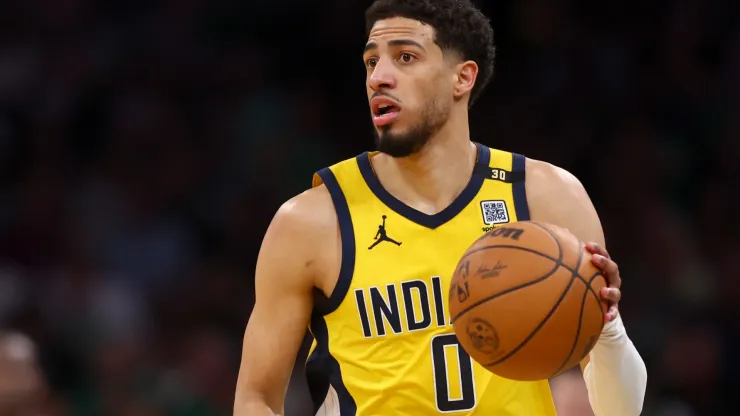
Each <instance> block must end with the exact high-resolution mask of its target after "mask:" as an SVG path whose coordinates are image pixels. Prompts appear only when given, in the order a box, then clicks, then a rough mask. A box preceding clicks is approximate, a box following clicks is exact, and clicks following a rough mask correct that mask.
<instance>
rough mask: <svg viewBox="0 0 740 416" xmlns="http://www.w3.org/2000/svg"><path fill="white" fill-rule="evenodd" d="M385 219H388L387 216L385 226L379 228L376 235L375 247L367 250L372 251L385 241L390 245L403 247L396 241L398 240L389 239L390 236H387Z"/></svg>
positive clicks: (372, 246) (384, 217)
mask: <svg viewBox="0 0 740 416" xmlns="http://www.w3.org/2000/svg"><path fill="white" fill-rule="evenodd" d="M385 219H386V216H385V215H383V224H382V225H379V226H378V232H377V233H376V234H375V242H374V243H373V245H371V246H370V247H368V248H367V249H368V250H372V249H373V248H374V247H375V246H377V245H378V244H380V243H382V242H383V241H387V242H389V243H393V244H395V245H397V246H400V245H401V243H399V242H398V241H396V240H394V239H392V238H390V237H388V234H386V232H385Z"/></svg>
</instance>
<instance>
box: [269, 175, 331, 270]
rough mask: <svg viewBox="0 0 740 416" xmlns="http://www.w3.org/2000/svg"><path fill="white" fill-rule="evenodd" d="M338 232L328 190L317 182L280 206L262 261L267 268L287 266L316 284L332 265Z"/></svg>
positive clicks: (274, 218)
mask: <svg viewBox="0 0 740 416" xmlns="http://www.w3.org/2000/svg"><path fill="white" fill-rule="evenodd" d="M338 235H339V234H338V225H337V216H336V213H335V211H334V208H333V203H332V199H331V196H330V194H329V191H328V190H327V189H326V186H324V185H317V186H315V187H313V188H311V189H309V190H307V191H305V192H303V193H301V194H298V195H296V196H294V197H292V198H290V199H289V200H287V201H286V202H284V203H283V204H282V205H281V206H280V208H279V209H278V210H277V212H276V213H275V216H274V217H273V219H272V221H271V223H270V226H269V227H268V229H267V232H266V233H265V237H264V239H263V242H262V248H261V249H260V260H261V262H262V263H263V264H265V265H266V267H280V268H288V269H291V270H284V271H286V272H287V271H290V272H292V273H291V274H293V275H299V276H305V277H311V278H313V279H314V282H313V283H317V282H316V281H315V279H321V277H322V276H323V275H324V274H325V272H326V269H327V268H331V266H330V265H331V264H332V263H333V261H332V254H333V253H334V252H335V250H332V247H338V246H339V244H338ZM259 262H260V261H258V263H259ZM259 267H260V266H259V264H258V268H259Z"/></svg>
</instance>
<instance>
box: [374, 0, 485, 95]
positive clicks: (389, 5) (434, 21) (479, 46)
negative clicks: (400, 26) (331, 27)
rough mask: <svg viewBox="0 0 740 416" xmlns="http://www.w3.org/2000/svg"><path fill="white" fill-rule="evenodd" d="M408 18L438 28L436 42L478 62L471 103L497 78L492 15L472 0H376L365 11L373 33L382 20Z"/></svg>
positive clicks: (446, 50) (448, 49) (444, 48)
mask: <svg viewBox="0 0 740 416" xmlns="http://www.w3.org/2000/svg"><path fill="white" fill-rule="evenodd" d="M392 17H405V18H408V19H415V20H419V21H421V22H423V23H426V24H428V25H430V26H432V27H433V28H434V29H435V38H434V42H435V43H436V44H437V45H438V46H439V47H440V48H441V49H442V50H443V51H444V52H454V53H457V54H459V55H460V57H461V58H462V59H463V60H471V61H475V63H476V64H478V78H477V80H476V83H475V85H474V86H473V89H472V91H471V92H470V102H469V106H472V105H473V103H474V102H475V100H476V99H477V98H478V97H479V96H480V94H481V92H482V91H483V89H484V88H485V87H486V85H487V84H488V83H489V82H490V81H491V78H492V77H493V66H494V60H495V57H496V48H495V46H494V43H493V28H492V27H491V23H490V21H489V20H488V18H487V17H486V16H485V15H484V14H483V13H482V12H481V11H480V10H478V8H476V7H475V6H474V5H473V3H471V1H470V0H376V1H375V2H373V4H372V5H371V6H370V7H369V8H368V9H367V10H366V11H365V25H366V30H367V34H368V35H369V33H370V30H371V29H372V27H373V25H375V23H376V22H377V21H378V20H383V19H389V18H392Z"/></svg>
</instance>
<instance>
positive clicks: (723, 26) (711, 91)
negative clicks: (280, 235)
mask: <svg viewBox="0 0 740 416" xmlns="http://www.w3.org/2000/svg"><path fill="white" fill-rule="evenodd" d="M368 3H369V1H354V0H323V1H321V2H290V3H286V2H285V1H278V0H274V1H268V0H240V1H237V0H218V1H215V0H214V1H205V0H178V1H174V0H169V1H162V2H148V1H143V0H109V1H106V2H101V1H94V0H63V1H60V0H24V1H20V0H18V1H13V0H10V1H3V2H0V184H1V185H2V186H0V329H2V330H5V331H18V332H19V333H22V334H25V335H26V336H28V337H29V339H30V340H32V342H33V343H34V344H35V345H36V350H35V353H34V354H36V356H37V358H38V363H39V364H38V365H39V369H40V371H39V374H40V377H42V381H43V383H39V384H40V385H43V386H42V387H39V388H38V389H37V390H38V391H39V392H40V393H39V394H40V395H39V396H38V397H37V398H36V399H35V400H33V401H32V403H33V405H34V407H35V408H37V410H38V411H39V412H43V414H47V415H80V416H87V415H112V416H118V415H120V416H133V415H137V416H138V415H152V416H154V415H184V416H200V415H225V414H229V413H230V412H231V409H232V403H233V394H234V387H235V381H236V374H237V371H238V365H239V358H240V352H241V337H242V335H243V331H244V325H245V323H246V321H247V319H248V317H249V313H250V309H251V306H252V303H253V301H254V293H253V288H254V284H253V283H254V280H253V271H254V263H255V259H256V255H257V251H258V249H259V245H260V243H261V239H262V236H263V234H264V231H265V230H266V228H267V225H268V223H269V221H270V219H271V217H272V215H273V213H274V212H275V210H276V209H277V208H278V207H279V206H280V204H281V203H282V202H283V201H284V200H286V199H287V198H289V197H290V196H292V195H294V194H296V193H298V192H301V191H302V190H304V189H306V188H307V187H308V186H310V183H311V175H312V173H313V172H314V171H315V170H318V169H320V168H322V167H324V166H327V165H329V164H331V163H333V162H335V161H338V160H340V159H344V158H347V157H351V156H354V155H355V154H357V153H360V152H362V151H364V150H367V149H369V148H371V146H372V134H371V133H372V130H371V124H370V121H369V116H368V110H367V102H366V98H365V95H364V69H363V67H362V63H361V53H362V46H363V45H364V41H365V38H364V20H363V11H364V8H365V7H366V6H367V5H368ZM481 3H485V4H484V6H483V9H484V11H485V12H486V13H487V14H488V15H489V16H491V18H492V21H493V24H494V29H495V30H496V36H497V45H498V47H497V69H496V76H495V78H494V80H493V83H492V84H491V86H490V88H489V90H488V91H487V92H486V93H485V94H484V96H483V97H482V98H481V100H480V101H479V102H478V103H477V104H476V105H475V106H474V107H473V109H472V115H471V129H472V136H473V138H474V140H476V141H479V142H481V143H483V144H486V145H490V146H493V147H498V148H502V149H505V150H511V151H516V152H519V153H524V154H526V155H527V156H529V157H533V158H536V159H542V160H547V161H549V162H552V163H555V164H557V165H560V166H562V167H564V168H566V169H568V170H570V171H571V172H573V173H575V174H576V175H577V176H578V177H579V178H580V179H581V180H582V182H583V183H584V185H585V186H586V189H587V190H588V191H589V193H590V195H591V197H592V199H593V200H594V203H595V205H596V207H597V209H598V210H599V213H600V216H601V220H602V222H603V224H604V227H605V232H606V237H607V245H608V248H609V250H610V253H611V254H612V256H613V257H614V258H615V260H617V262H618V263H619V264H620V268H621V270H622V274H623V277H624V288H623V290H624V300H623V302H622V305H621V310H622V314H623V316H624V320H625V323H626V325H627V330H628V332H629V334H630V336H631V338H632V339H633V340H634V342H635V344H636V345H637V347H638V349H639V350H640V352H641V354H642V356H643V357H644V359H645V361H646V363H647V365H648V374H649V377H648V380H649V386H648V396H647V398H646V405H645V411H644V413H643V414H644V415H658V416H664V415H665V416H668V415H671V416H698V415H702V416H705V415H714V414H721V415H724V414H727V415H730V414H738V413H740V396H739V395H738V394H737V393H736V392H737V391H740V383H739V381H740V359H739V358H738V355H737V353H736V351H740V312H739V311H740V309H739V308H737V307H736V305H737V299H738V298H740V272H739V271H738V270H739V269H738V267H736V266H735V264H736V262H737V261H738V258H740V238H738V237H739V236H740V233H739V232H738V231H740V230H739V229H740V221H737V219H736V216H735V215H736V214H733V213H737V211H738V208H737V207H738V206H739V205H740V204H739V203H740V196H739V195H740V193H739V192H738V190H740V175H739V174H738V173H740V24H738V19H739V18H740V3H737V2H736V1H731V0H712V1H704V0H659V1H657V0H656V1H652V2H638V1H636V0H631V1H623V2H589V1H575V0H574V1H567V0H548V1H534V0H532V1H503V0H497V1H486V2H481ZM278 312H279V311H278ZM16 341H17V340H16ZM26 341H27V340H24V341H17V342H16V344H17V343H18V342H21V344H22V345H26V344H24V343H26ZM26 346H27V347H28V348H31V347H30V346H28V345H26ZM0 350H2V345H0ZM0 352H1V351H0ZM2 357H3V354H0V372H2V371H6V370H5V369H6V368H9V367H7V366H3V365H2V363H3V358H2ZM303 357H305V347H304V349H303V350H302V352H301V354H300V355H299V358H298V362H297V365H296V370H295V374H294V378H293V381H292V383H291V389H290V391H289V394H288V399H287V406H286V407H287V412H288V415H290V416H305V415H308V414H309V413H310V412H309V410H308V409H309V408H310V407H309V405H308V402H307V400H308V396H307V392H306V388H305V382H304V380H303V377H302V369H301V367H302V360H303ZM11 378H12V377H11ZM6 379H7V376H6ZM2 380H3V378H2V376H0V381H2ZM9 385H10V386H11V387H8V386H9ZM13 385H14V383H9V384H8V383H2V382H0V389H3V391H0V398H2V400H0V414H10V413H7V412H9V410H7V409H9V408H10V406H11V404H9V403H8V401H9V400H11V399H8V397H12V391H13V390H12V389H11V388H12V386H13ZM578 388H579V387H578V386H577V385H574V387H573V389H578ZM581 407H582V406H581ZM26 411H27V412H28V413H24V412H21V413H19V414H33V413H30V410H26ZM588 414H589V413H588V411H587V410H579V411H574V412H573V414H572V416H582V415H583V416H586V415H588Z"/></svg>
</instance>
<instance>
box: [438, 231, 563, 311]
mask: <svg viewBox="0 0 740 416" xmlns="http://www.w3.org/2000/svg"><path fill="white" fill-rule="evenodd" d="M490 248H510V249H514V250H521V251H526V252H529V253H533V254H537V255H540V256H542V257H545V258H547V259H550V260H552V261H553V262H555V267H553V269H552V270H550V271H549V272H548V273H547V274H545V275H544V276H542V277H539V278H537V279H535V280H532V281H529V282H527V283H522V284H520V285H518V286H514V287H510V288H508V289H506V290H503V291H501V292H498V293H496V294H494V295H490V296H486V297H485V298H483V299H480V300H479V301H477V302H475V303H473V304H471V305H470V306H468V307H466V308H465V309H463V310H461V311H460V312H458V314H457V315H455V316H453V317H452V323H453V324H454V323H455V321H457V320H458V319H460V317H461V316H463V315H465V314H466V313H468V312H469V311H470V310H471V309H473V308H475V307H477V306H480V305H482V304H484V303H486V302H488V301H489V300H493V299H496V298H497V297H499V296H503V295H505V294H507V293H511V292H515V291H517V290H520V289H524V288H525V287H529V286H532V285H535V284H537V283H540V282H543V281H545V280H546V279H547V278H549V277H550V276H552V275H553V274H554V273H555V272H556V271H557V270H558V268H559V267H561V266H563V267H565V265H564V264H562V263H561V262H560V261H559V260H556V259H554V258H552V257H550V256H546V255H543V254H542V253H540V252H539V251H535V250H532V249H529V248H526V247H519V246H506V245H495V246H485V247H480V248H478V249H476V250H473V251H471V252H470V253H468V255H466V256H465V257H463V258H462V259H460V262H462V261H463V260H465V258H467V257H468V256H469V255H471V254H473V253H476V252H478V251H482V250H487V249H490ZM558 251H559V252H560V255H561V257H562V250H561V249H560V247H559V246H558ZM566 269H567V270H569V271H571V272H572V270H570V269H569V268H567V267H566Z"/></svg>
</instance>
